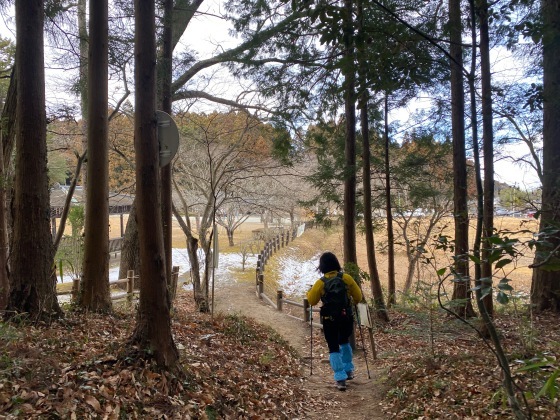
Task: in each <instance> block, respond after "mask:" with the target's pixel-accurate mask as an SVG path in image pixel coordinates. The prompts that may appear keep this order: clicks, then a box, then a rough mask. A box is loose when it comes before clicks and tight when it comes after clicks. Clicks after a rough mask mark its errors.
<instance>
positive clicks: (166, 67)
mask: <svg viewBox="0 0 560 420" xmlns="http://www.w3.org/2000/svg"><path fill="white" fill-rule="evenodd" d="M163 8H164V10H163V35H162V44H163V48H162V55H161V57H160V60H159V62H158V73H159V83H158V86H159V88H160V98H161V110H162V111H164V112H167V113H168V114H169V115H171V114H172V109H171V106H172V100H171V82H172V79H173V66H172V58H173V46H172V42H173V0H165V1H164V3H163ZM171 169H172V166H171V163H170V164H168V165H165V166H164V167H163V168H161V213H162V220H163V247H164V251H165V272H166V273H167V287H168V288H171V285H172V281H171V280H172V279H171V277H172V275H171V268H172V264H173V258H172V248H173V211H172V208H171V205H172V199H171V196H172V185H171V176H172V174H171ZM170 296H175V290H170Z"/></svg>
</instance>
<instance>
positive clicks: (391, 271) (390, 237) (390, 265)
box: [383, 93, 397, 307]
mask: <svg viewBox="0 0 560 420" xmlns="http://www.w3.org/2000/svg"><path fill="white" fill-rule="evenodd" d="M384 125H385V132H384V136H383V137H384V140H385V200H386V207H385V210H386V212H387V215H386V216H387V270H388V273H387V288H388V290H389V296H388V297H387V302H388V305H389V307H390V306H391V305H394V304H395V303H397V287H396V282H395V233H394V231H393V205H392V202H391V165H390V163H389V153H390V147H389V146H390V142H389V106H388V95H387V93H385V112H384Z"/></svg>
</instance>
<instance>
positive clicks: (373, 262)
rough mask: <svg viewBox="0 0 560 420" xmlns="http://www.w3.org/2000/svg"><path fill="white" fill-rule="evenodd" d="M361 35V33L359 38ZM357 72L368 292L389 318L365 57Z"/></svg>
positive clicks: (381, 316)
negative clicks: (376, 222) (380, 263)
mask: <svg viewBox="0 0 560 420" xmlns="http://www.w3.org/2000/svg"><path fill="white" fill-rule="evenodd" d="M363 19H364V13H363V5H362V0H358V30H359V31H360V33H359V34H360V35H363V34H362V32H363ZM361 38H362V37H361V36H360V39H361ZM364 56H365V44H364V43H363V41H360V43H359V44H358V57H364ZM358 60H359V61H358V63H359V64H358V65H359V68H358V72H359V84H360V86H361V90H362V95H361V98H360V121H361V126H362V149H363V152H362V155H363V161H362V171H363V180H362V185H363V188H364V229H365V236H366V248H367V260H368V267H369V278H370V285H371V294H372V296H373V301H374V306H375V311H376V314H377V317H378V318H379V319H381V320H383V321H386V322H388V321H389V313H388V312H387V307H386V306H385V299H384V298H383V289H382V288H381V280H380V278H379V271H378V269H377V258H376V253H375V238H374V233H373V218H372V212H373V209H372V205H371V150H370V136H369V123H368V101H369V95H368V89H367V80H366V73H367V64H366V62H365V60H364V59H359V58H358Z"/></svg>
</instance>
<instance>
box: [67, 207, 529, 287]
mask: <svg viewBox="0 0 560 420" xmlns="http://www.w3.org/2000/svg"><path fill="white" fill-rule="evenodd" d="M127 220H128V216H125V217H124V220H123V223H124V226H125V227H126V222H127ZM473 223H474V221H473ZM110 226H111V228H110V237H111V238H116V237H119V236H120V217H119V216H111V219H110ZM262 227H263V225H262V223H259V222H255V221H247V222H245V223H243V224H242V225H241V226H240V227H239V228H238V229H237V230H236V231H235V234H234V242H235V245H234V246H233V247H230V246H229V244H228V240H227V236H226V232H225V229H224V228H223V227H218V233H219V241H220V252H223V253H230V252H239V251H240V249H241V247H242V246H252V248H253V249H254V250H255V252H259V251H260V250H261V249H262V247H263V242H262V241H257V240H255V239H254V238H253V233H252V232H253V230H255V229H258V228H262ZM474 228H475V227H474V225H473V226H471V232H470V237H471V240H472V238H473V237H474V232H475V230H474ZM495 228H496V230H497V231H498V232H500V233H501V234H503V235H504V234H507V235H508V236H509V237H516V238H518V239H520V240H521V241H527V240H529V239H530V238H531V237H532V232H536V231H537V229H538V222H537V221H536V220H534V219H530V220H527V219H520V218H513V217H497V218H496V219H495ZM395 229H396V232H395V249H396V260H395V272H396V282H397V289H398V290H402V288H403V286H404V282H405V278H406V272H407V268H408V259H407V255H406V251H405V249H404V247H403V246H402V232H401V231H400V230H399V229H398V226H396V225H395ZM418 229H420V230H421V229H422V224H421V223H420V224H419V225H418ZM66 231H67V234H70V233H71V230H70V227H69V226H67V229H66ZM434 232H442V233H443V234H445V235H448V236H449V237H450V238H451V237H453V225H452V220H451V219H447V220H443V221H442V222H441V224H440V226H439V227H438V229H437V230H434ZM434 234H435V233H434ZM375 243H376V257H377V264H378V270H379V274H380V277H381V281H382V283H383V284H384V285H385V284H386V280H387V253H386V251H385V250H386V244H387V236H386V229H384V228H383V227H382V228H380V229H378V231H377V232H376V233H375ZM297 246H298V252H299V253H300V255H301V256H302V257H303V258H312V257H313V256H314V255H316V254H317V253H320V252H323V251H327V250H329V251H332V252H334V253H335V254H337V255H339V256H340V257H342V250H343V233H342V229H341V226H334V227H332V228H329V229H311V230H308V231H307V232H306V233H305V234H304V235H303V236H302V237H300V238H298V240H297ZM173 247H174V248H185V247H186V242H185V236H184V234H183V232H182V230H181V228H180V226H179V224H178V223H177V222H176V221H175V222H174V224H173ZM427 249H428V250H430V249H431V247H430V246H428V247H427ZM520 250H521V252H522V253H523V256H522V257H521V258H519V260H518V261H517V262H516V264H515V267H514V269H512V270H511V271H508V272H504V273H501V275H503V276H506V275H507V277H508V278H510V279H511V280H512V285H513V287H514V288H515V289H516V290H520V291H524V292H528V291H529V290H530V284H531V272H532V271H531V269H529V268H528V266H529V265H530V264H531V263H532V261H533V253H532V251H530V250H529V248H528V247H522V248H520ZM434 252H435V251H434ZM357 256H358V265H359V267H360V268H361V269H362V270H363V271H365V272H369V268H368V264H367V247H366V243H365V238H364V236H363V235H362V234H360V233H359V232H358V234H357ZM435 257H436V260H437V266H438V267H444V266H447V265H449V264H451V255H449V254H443V253H442V252H435ZM341 259H342V258H341ZM272 264H273V262H272ZM512 266H513V265H512ZM268 270H269V271H270V272H272V271H274V270H273V266H269V268H268ZM250 271H251V270H250ZM251 272H252V271H251ZM251 276H252V274H251ZM415 277H416V279H422V280H423V281H424V282H427V283H434V282H435V281H436V276H435V272H434V269H433V268H431V267H428V266H427V265H425V264H418V267H417V271H416V275H415ZM415 286H417V284H416V285H415V284H414V283H413V289H414V288H415Z"/></svg>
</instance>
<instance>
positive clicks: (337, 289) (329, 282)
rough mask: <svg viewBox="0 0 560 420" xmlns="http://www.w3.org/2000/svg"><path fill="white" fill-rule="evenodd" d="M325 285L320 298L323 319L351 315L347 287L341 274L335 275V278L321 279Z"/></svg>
mask: <svg viewBox="0 0 560 420" xmlns="http://www.w3.org/2000/svg"><path fill="white" fill-rule="evenodd" d="M321 280H323V283H325V285H324V287H323V290H324V294H323V296H321V301H322V302H323V306H322V307H321V315H322V316H325V317H335V318H337V317H340V316H346V315H350V314H351V306H350V299H349V298H348V287H347V286H346V283H344V280H342V273H341V272H339V273H337V275H336V276H334V277H332V278H330V279H327V278H326V277H324V276H323V277H321Z"/></svg>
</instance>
